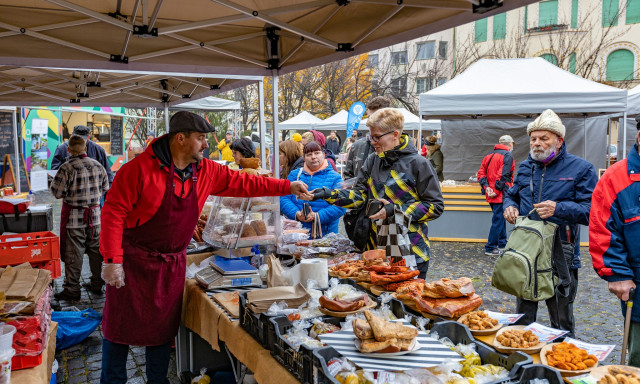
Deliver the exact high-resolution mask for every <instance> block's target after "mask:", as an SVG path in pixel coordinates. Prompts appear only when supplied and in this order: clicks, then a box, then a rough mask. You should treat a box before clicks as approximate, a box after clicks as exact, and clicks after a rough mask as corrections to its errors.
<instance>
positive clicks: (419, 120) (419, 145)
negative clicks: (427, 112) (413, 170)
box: [416, 102, 422, 153]
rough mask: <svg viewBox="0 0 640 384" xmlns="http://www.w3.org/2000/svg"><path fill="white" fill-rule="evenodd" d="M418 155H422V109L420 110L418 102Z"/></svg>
mask: <svg viewBox="0 0 640 384" xmlns="http://www.w3.org/2000/svg"><path fill="white" fill-rule="evenodd" d="M417 144H418V145H416V147H418V153H422V152H421V151H422V109H421V108H420V102H418V143H417Z"/></svg>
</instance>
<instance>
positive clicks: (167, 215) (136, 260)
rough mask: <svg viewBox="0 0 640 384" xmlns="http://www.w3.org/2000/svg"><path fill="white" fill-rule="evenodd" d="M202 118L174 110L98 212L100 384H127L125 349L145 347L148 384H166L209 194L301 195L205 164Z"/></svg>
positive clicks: (292, 187)
mask: <svg viewBox="0 0 640 384" xmlns="http://www.w3.org/2000/svg"><path fill="white" fill-rule="evenodd" d="M213 131H214V129H213V127H212V126H211V125H210V124H209V123H207V122H206V121H205V120H204V119H203V118H202V117H200V116H197V115H195V114H192V113H189V112H178V113H176V114H175V115H173V117H172V118H171V121H170V123H169V134H167V135H164V136H161V137H159V138H158V139H156V140H154V141H153V142H152V143H151V145H149V147H148V148H147V149H146V151H145V152H144V153H142V154H141V155H139V156H137V157H136V158H135V159H133V160H132V161H130V162H129V163H126V164H124V165H123V166H122V168H120V170H119V171H118V173H117V175H116V177H115V180H114V182H113V186H112V188H111V190H110V191H109V194H108V196H107V200H106V202H105V205H104V208H103V209H102V216H101V221H102V236H101V238H100V251H101V253H102V255H103V257H104V264H103V266H102V277H103V279H104V280H105V282H106V283H107V284H108V285H107V290H106V294H107V296H106V302H105V306H104V312H103V320H102V333H103V336H104V341H103V344H102V375H101V378H100V382H101V383H109V384H113V383H126V382H127V369H126V363H127V354H128V351H129V345H139V346H146V347H147V348H146V366H147V382H149V383H168V382H169V381H168V380H167V370H168V366H169V354H170V351H171V342H172V340H173V339H174V337H175V336H176V334H177V331H178V324H179V322H180V313H181V307H182V292H183V289H184V282H185V269H186V247H187V244H189V240H190V239H191V236H192V235H193V231H194V228H195V226H196V223H197V221H198V215H199V213H200V211H201V209H202V207H203V206H204V203H205V201H206V199H207V197H208V196H209V195H218V196H238V197H255V196H284V195H288V194H296V195H298V194H301V193H306V192H307V188H306V186H305V185H304V183H302V182H293V183H291V182H289V181H288V180H279V179H272V178H266V177H260V176H252V175H249V174H242V173H238V172H237V171H233V170H230V169H229V168H228V167H226V166H222V165H219V164H217V163H215V162H213V161H211V160H209V159H203V155H202V154H203V152H204V150H205V149H206V148H208V144H207V139H206V134H207V133H208V132H213Z"/></svg>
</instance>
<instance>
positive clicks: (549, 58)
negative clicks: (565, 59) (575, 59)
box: [540, 53, 558, 65]
mask: <svg viewBox="0 0 640 384" xmlns="http://www.w3.org/2000/svg"><path fill="white" fill-rule="evenodd" d="M540 57H542V58H543V59H545V60H547V61H548V62H550V63H551V64H553V65H558V58H557V57H556V55H554V54H552V53H545V54H544V55H541V56H540Z"/></svg>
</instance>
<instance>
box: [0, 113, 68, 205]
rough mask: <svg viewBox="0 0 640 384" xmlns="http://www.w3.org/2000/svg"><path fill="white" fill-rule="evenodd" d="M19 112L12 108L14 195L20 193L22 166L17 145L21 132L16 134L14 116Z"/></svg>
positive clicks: (16, 118)
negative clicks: (14, 162)
mask: <svg viewBox="0 0 640 384" xmlns="http://www.w3.org/2000/svg"><path fill="white" fill-rule="evenodd" d="M19 112H20V108H14V109H13V111H11V120H13V124H12V129H13V145H14V153H13V158H14V159H16V164H15V165H14V170H13V172H14V173H15V177H16V179H15V180H13V185H14V186H15V187H16V193H21V192H22V191H21V189H20V164H22V158H21V157H20V149H19V148H18V143H20V142H21V140H18V135H20V136H21V137H22V130H20V132H18V117H17V115H16V113H19ZM61 136H62V135H61ZM60 141H62V140H60ZM60 144H62V143H60ZM4 171H5V172H6V171H7V170H6V169H5V170H4ZM25 171H26V169H25Z"/></svg>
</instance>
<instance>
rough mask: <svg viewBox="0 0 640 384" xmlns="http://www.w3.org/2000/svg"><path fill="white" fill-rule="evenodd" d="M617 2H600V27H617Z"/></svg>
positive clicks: (603, 0)
mask: <svg viewBox="0 0 640 384" xmlns="http://www.w3.org/2000/svg"><path fill="white" fill-rule="evenodd" d="M618 7H619V4H618V0H602V26H603V27H612V26H615V25H618V12H620V11H619V9H618Z"/></svg>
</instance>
